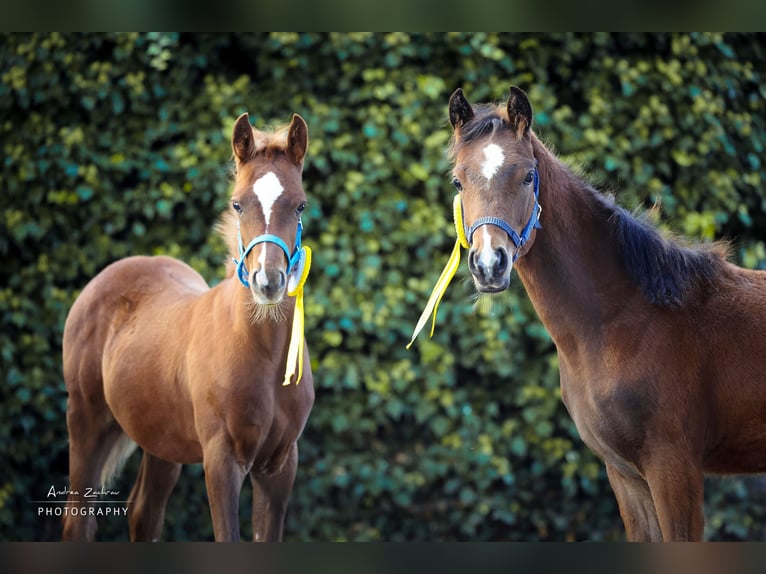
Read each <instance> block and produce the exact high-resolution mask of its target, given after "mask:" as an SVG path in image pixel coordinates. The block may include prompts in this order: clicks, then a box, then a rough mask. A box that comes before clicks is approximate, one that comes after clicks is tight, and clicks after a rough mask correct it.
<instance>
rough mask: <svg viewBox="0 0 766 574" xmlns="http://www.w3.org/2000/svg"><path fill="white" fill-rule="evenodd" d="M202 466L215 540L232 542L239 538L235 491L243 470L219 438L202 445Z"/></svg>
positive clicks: (242, 479) (226, 443) (237, 493)
mask: <svg viewBox="0 0 766 574" xmlns="http://www.w3.org/2000/svg"><path fill="white" fill-rule="evenodd" d="M202 465H203V468H204V470H205V485H206V486H207V497H208V501H209V503H210V517H211V518H212V520H213V533H214V535H215V540H216V541H217V542H236V541H238V540H239V493H240V491H241V490H242V482H243V481H244V480H245V474H246V470H245V469H244V468H243V467H242V465H241V464H239V463H238V462H237V460H236V458H235V456H234V453H233V449H232V448H231V446H230V445H229V444H228V442H227V441H226V440H225V439H223V438H218V439H214V440H212V441H211V442H209V443H208V444H207V445H205V447H204V450H203V463H202Z"/></svg>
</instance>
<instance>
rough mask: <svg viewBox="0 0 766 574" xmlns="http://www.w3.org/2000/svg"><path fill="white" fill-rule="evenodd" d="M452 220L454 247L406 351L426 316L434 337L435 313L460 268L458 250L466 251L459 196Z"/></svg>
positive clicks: (454, 201) (466, 241)
mask: <svg viewBox="0 0 766 574" xmlns="http://www.w3.org/2000/svg"><path fill="white" fill-rule="evenodd" d="M452 219H453V221H454V222H455V233H456V235H457V241H455V247H453V248H452V254H451V255H450V257H449V259H448V260H447V264H446V265H445V266H444V269H443V270H442V273H441V275H439V279H438V280H437V281H436V285H435V286H434V288H433V291H431V296H430V297H429V298H428V303H426V308H425V309H423V312H422V313H421V314H420V319H418V323H417V325H416V326H415V332H414V333H413V334H412V339H410V342H409V343H408V344H407V349H409V348H410V347H411V346H412V343H414V342H415V338H416V337H417V336H418V334H419V333H420V331H421V330H422V329H423V327H424V326H425V324H426V322H427V321H428V316H429V315H431V314H432V313H433V318H432V320H431V334H430V335H429V337H433V336H434V329H436V311H437V309H438V308H439V302H440V301H441V300H442V297H443V296H444V293H445V291H447V286H448V285H449V284H450V281H452V278H453V277H454V276H455V273H456V272H457V270H458V267H460V248H461V247H464V248H466V249H468V239H467V238H466V236H465V228H464V227H463V204H462V202H461V201H460V195H459V194H458V195H456V196H455V199H454V200H453V201H452Z"/></svg>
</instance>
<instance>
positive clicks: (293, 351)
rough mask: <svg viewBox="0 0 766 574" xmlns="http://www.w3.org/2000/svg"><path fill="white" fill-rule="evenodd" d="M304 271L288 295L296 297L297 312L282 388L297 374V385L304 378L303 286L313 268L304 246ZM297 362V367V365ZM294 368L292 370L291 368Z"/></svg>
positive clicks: (309, 249) (306, 246)
mask: <svg viewBox="0 0 766 574" xmlns="http://www.w3.org/2000/svg"><path fill="white" fill-rule="evenodd" d="M303 257H304V259H305V260H304V262H303V270H302V272H301V278H300V279H299V280H298V283H297V285H296V286H295V289H293V290H292V291H289V292H288V293H287V295H288V296H289V297H295V311H294V312H293V326H292V331H291V333H290V346H289V347H288V349H287V362H286V365H285V380H284V382H283V383H282V386H286V385H289V384H290V380H291V379H292V377H293V375H295V374H296V367H297V376H296V378H295V384H296V385H298V384H300V382H301V377H302V376H303V345H304V341H305V339H304V336H303V286H304V285H305V284H306V279H308V276H309V269H310V268H311V248H310V247H309V246H308V245H304V246H303ZM296 362H297V365H296ZM291 365H293V366H294V367H293V368H292V369H291V368H290V366H291Z"/></svg>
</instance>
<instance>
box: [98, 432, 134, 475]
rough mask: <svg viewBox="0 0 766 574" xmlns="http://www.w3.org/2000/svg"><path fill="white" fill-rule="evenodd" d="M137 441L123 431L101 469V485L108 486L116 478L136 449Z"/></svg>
mask: <svg viewBox="0 0 766 574" xmlns="http://www.w3.org/2000/svg"><path fill="white" fill-rule="evenodd" d="M136 447H137V445H136V443H135V442H133V439H131V438H130V437H129V436H128V435H126V434H125V433H122V434H121V435H120V438H119V439H117V440H116V441H115V443H114V445H113V446H112V449H111V450H110V451H109V454H108V455H107V457H106V462H105V463H104V466H103V468H102V469H101V486H102V487H106V486H108V484H109V483H110V482H111V481H112V480H113V479H114V478H116V477H117V476H118V475H119V474H120V472H121V471H122V467H123V466H125V462H126V461H127V460H128V458H129V457H130V455H131V454H133V451H134V450H136Z"/></svg>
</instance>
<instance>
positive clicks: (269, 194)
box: [253, 171, 285, 232]
mask: <svg viewBox="0 0 766 574" xmlns="http://www.w3.org/2000/svg"><path fill="white" fill-rule="evenodd" d="M284 190H285V188H284V187H282V184H281V183H280V182H279V178H278V177H277V176H276V175H275V174H274V172H273V171H270V172H269V173H267V174H266V175H264V176H263V177H260V178H259V179H258V181H256V182H255V183H254V184H253V193H254V194H255V197H257V198H258V201H259V202H260V203H261V209H263V219H265V220H266V231H267V232H268V228H269V220H270V219H271V208H272V207H274V202H275V201H276V200H277V198H278V197H279V196H280V195H282V192H283V191H284Z"/></svg>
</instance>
